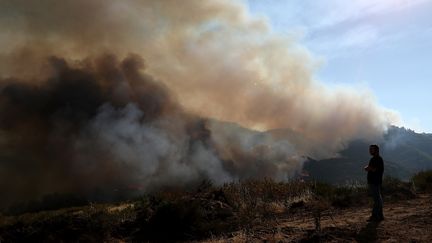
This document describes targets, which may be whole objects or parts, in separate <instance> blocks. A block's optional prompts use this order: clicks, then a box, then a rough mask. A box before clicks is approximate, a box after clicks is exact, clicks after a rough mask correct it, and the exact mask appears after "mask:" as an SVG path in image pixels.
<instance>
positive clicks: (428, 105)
mask: <svg viewBox="0 0 432 243" xmlns="http://www.w3.org/2000/svg"><path fill="white" fill-rule="evenodd" d="M247 4H248V5H249V8H250V11H251V12H252V13H253V14H254V15H260V16H262V17H265V18H267V19H268V20H269V22H270V24H271V28H272V29H273V31H275V32H279V33H282V34H284V35H287V36H294V37H295V38H296V39H298V41H299V42H300V43H301V44H303V45H304V46H306V48H307V49H309V51H310V52H311V53H312V55H313V56H315V57H316V58H317V59H319V60H322V61H323V64H322V65H321V67H320V68H319V69H318V71H317V72H316V78H317V79H318V80H321V81H322V82H324V83H326V84H329V85H350V86H355V87H356V86H358V87H362V88H364V87H367V88H368V89H370V90H371V91H372V92H373V93H374V95H375V96H376V98H377V100H378V102H379V103H380V104H381V105H383V106H384V107H386V108H390V109H393V110H396V111H398V112H399V113H400V115H401V117H402V119H403V120H402V124H401V125H403V126H405V127H408V128H411V129H414V130H415V131H418V132H428V133H431V132H432V0H379V1H377V0H350V1H346V0H286V1H284V0H247Z"/></svg>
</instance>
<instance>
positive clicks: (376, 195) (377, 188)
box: [364, 144, 384, 221]
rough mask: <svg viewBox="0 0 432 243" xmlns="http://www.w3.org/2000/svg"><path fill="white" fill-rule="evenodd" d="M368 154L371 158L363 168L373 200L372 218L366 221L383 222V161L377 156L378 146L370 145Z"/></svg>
mask: <svg viewBox="0 0 432 243" xmlns="http://www.w3.org/2000/svg"><path fill="white" fill-rule="evenodd" d="M369 153H370V155H372V158H371V159H370V160H369V164H368V165H367V166H366V167H365V168H364V169H365V170H366V171H367V172H368V174H367V181H368V186H369V192H370V194H371V196H372V198H373V200H374V204H373V209H372V216H371V217H370V218H369V220H368V221H381V220H384V215H383V201H382V197H381V184H382V176H383V173H384V161H383V159H382V158H381V156H380V154H379V147H378V145H375V144H374V145H370V146H369Z"/></svg>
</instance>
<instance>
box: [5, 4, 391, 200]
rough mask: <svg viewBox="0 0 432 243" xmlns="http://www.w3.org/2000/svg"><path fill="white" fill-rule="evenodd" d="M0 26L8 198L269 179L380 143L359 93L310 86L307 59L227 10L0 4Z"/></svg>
mask: <svg viewBox="0 0 432 243" xmlns="http://www.w3.org/2000/svg"><path fill="white" fill-rule="evenodd" d="M0 28H1V29H2V33H0V45H1V46H2V47H3V48H2V50H1V51H0V64H1V65H0V78H1V81H0V94H1V96H0V135H1V138H0V149H1V150H0V151H1V157H0V169H1V170H0V178H2V179H1V182H0V190H1V192H0V197H2V198H5V197H7V198H10V201H13V200H18V199H25V198H32V197H37V196H39V195H42V194H44V193H51V192H57V191H60V192H64V191H66V192H82V191H85V190H91V189H92V188H96V187H117V186H119V185H120V186H127V185H131V184H136V185H139V186H140V187H144V188H145V190H148V189H149V188H157V187H160V186H164V185H188V184H189V183H193V182H195V181H197V180H200V179H203V178H209V179H211V180H212V181H214V182H216V183H223V182H227V181H231V180H236V179H245V178H259V177H273V178H276V179H280V180H283V179H287V178H289V177H290V176H292V175H293V173H294V172H295V171H296V170H298V169H299V168H300V167H301V156H303V155H310V156H314V157H317V158H319V157H326V156H330V155H333V154H334V153H336V152H337V151H339V150H340V149H341V148H343V146H344V145H345V144H346V143H347V142H349V141H350V140H352V139H372V138H374V137H376V136H380V135H381V134H382V133H383V132H384V131H385V130H386V128H387V126H388V125H389V123H390V122H391V120H392V119H393V117H394V115H393V113H391V112H390V111H388V110H386V109H384V108H382V107H380V106H378V105H377V104H376V102H375V100H374V99H373V96H372V95H371V94H370V93H369V92H367V91H362V92H360V93H359V92H358V91H355V90H354V89H348V88H345V89H330V88H328V87H325V86H324V85H322V84H320V83H319V82H317V81H315V80H314V79H313V72H314V69H315V68H316V66H317V63H315V62H314V60H313V58H312V57H311V55H310V54H309V53H308V52H307V50H305V49H304V48H303V47H301V46H300V45H298V44H297V43H296V42H295V40H294V39H290V38H289V37H283V36H279V35H277V34H275V33H273V32H272V31H271V29H270V28H269V26H268V24H267V23H266V21H265V20H263V19H259V18H255V17H253V16H251V15H250V14H249V13H248V11H247V8H246V7H245V6H243V5H242V2H240V1H230V0H219V1H216V0H208V1H193V0H186V1H174V0H166V1H156V0H132V1H114V0H94V1H86V0H65V1H61V2H58V1H55V0H41V1H25V0H14V1H12V0H3V1H1V2H0ZM131 53H134V54H131ZM144 60H145V61H144ZM219 121H228V122H233V123H236V124H240V125H241V126H243V127H247V128H250V129H255V130H259V131H266V130H272V131H271V132H267V133H260V132H251V131H247V130H245V129H243V128H241V127H239V126H237V125H235V124H227V123H221V122H219ZM277 129H279V130H277ZM11 185H12V186H11Z"/></svg>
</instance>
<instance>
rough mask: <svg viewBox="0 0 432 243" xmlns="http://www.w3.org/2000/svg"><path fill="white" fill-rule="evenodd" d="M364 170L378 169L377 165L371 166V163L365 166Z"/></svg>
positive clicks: (373, 170)
mask: <svg viewBox="0 0 432 243" xmlns="http://www.w3.org/2000/svg"><path fill="white" fill-rule="evenodd" d="M364 170H365V171H368V172H369V171H372V172H375V171H376V170H377V168H376V167H374V166H371V165H366V166H365V167H364Z"/></svg>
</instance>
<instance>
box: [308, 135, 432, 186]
mask: <svg viewBox="0 0 432 243" xmlns="http://www.w3.org/2000/svg"><path fill="white" fill-rule="evenodd" d="M378 144H379V145H380V148H381V156H382V157H383V158H384V161H385V171H384V175H385V176H391V177H397V178H400V179H403V180H407V179H408V178H409V177H410V176H412V175H413V174H414V173H416V172H418V171H422V170H428V169H431V168H432V134H424V133H423V134H420V133H415V132H414V131H412V130H408V129H405V128H399V127H391V128H390V129H389V130H388V133H387V134H386V135H385V136H384V138H383V140H382V141H378ZM368 146H369V144H368V143H367V142H364V141H353V142H351V143H350V144H349V145H348V147H347V148H346V149H345V150H343V151H341V152H340V156H339V157H337V158H329V159H324V160H319V161H317V160H314V159H309V160H307V161H306V163H305V164H304V170H305V171H307V172H309V174H310V176H311V177H313V178H316V179H319V180H322V181H327V182H331V183H343V182H346V181H350V180H360V181H361V180H365V173H364V171H363V170H362V168H363V167H364V166H365V164H367V162H368V161H369V159H370V156H369V154H368Z"/></svg>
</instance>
